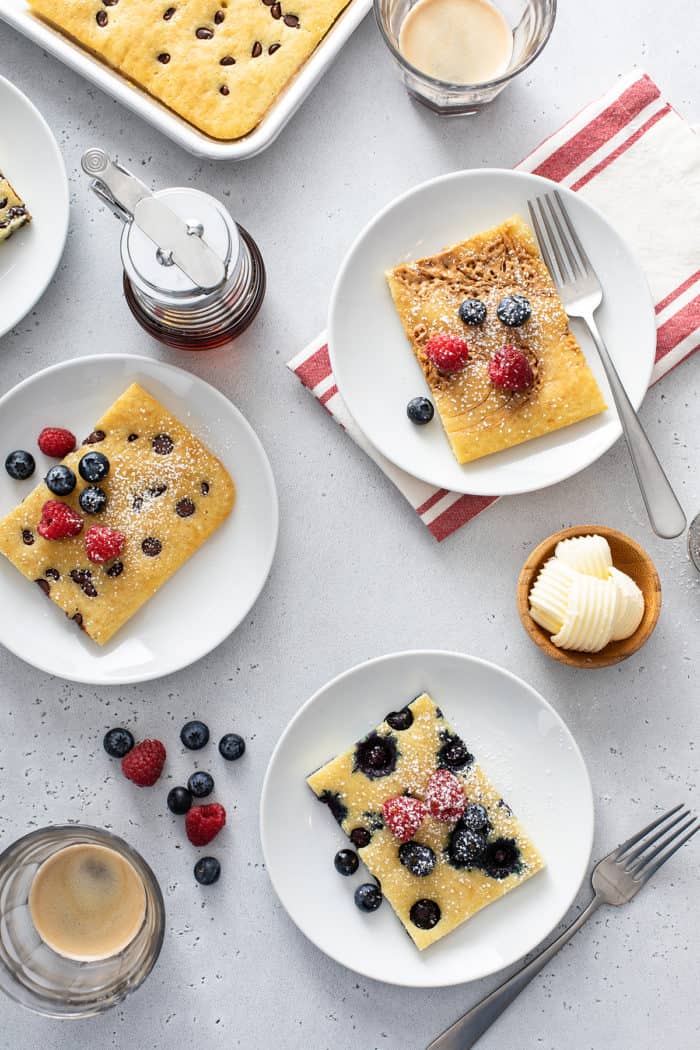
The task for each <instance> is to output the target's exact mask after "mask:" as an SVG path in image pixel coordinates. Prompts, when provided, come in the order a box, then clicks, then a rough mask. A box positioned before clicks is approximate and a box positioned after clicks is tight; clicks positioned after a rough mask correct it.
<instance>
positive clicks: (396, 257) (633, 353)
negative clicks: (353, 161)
mask: <svg viewBox="0 0 700 1050" xmlns="http://www.w3.org/2000/svg"><path fill="white" fill-rule="evenodd" d="M551 189H552V183H551V182H549V181H548V180H547V179H542V178H540V177H539V176H537V175H529V174H526V173H524V172H516V171H501V170H498V169H492V170H489V169H484V170H481V171H459V172H455V173H454V174H452V175H445V176H442V177H441V178H438V179H433V180H432V181H431V182H425V183H423V184H422V185H421V186H418V187H416V188H415V189H413V190H411V191H410V192H408V193H406V194H404V195H403V196H402V197H399V198H398V199H397V200H395V201H393V202H392V203H391V204H390V205H389V206H388V207H386V208H385V209H384V210H383V211H381V212H380V213H379V215H377V216H376V218H374V219H373V220H372V222H371V223H370V224H369V225H368V226H366V227H365V229H364V230H363V232H362V233H361V234H360V236H359V237H358V238H357V240H356V241H355V243H354V244H353V245H352V247H351V248H350V251H349V252H348V254H347V256H346V257H345V261H344V262H343V264H342V266H341V268H340V272H339V274H338V277H337V279H336V283H335V287H334V289H333V294H332V297H331V305H330V312H329V320H328V344H329V350H330V355H331V362H332V365H333V371H334V373H335V378H336V382H337V383H338V388H339V390H340V393H341V394H342V396H343V399H344V400H345V402H346V404H347V406H348V409H349V410H350V412H351V414H352V415H353V417H354V418H355V421H356V422H357V424H358V426H359V427H360V428H361V429H362V430H363V431H364V433H365V435H366V436H367V438H368V439H369V441H371V442H372V444H373V445H375V446H376V448H377V449H378V450H379V451H380V452H381V453H383V454H384V455H385V456H386V457H387V459H390V460H391V461H392V462H393V463H395V464H396V465H397V466H399V467H401V468H402V469H403V470H405V471H407V472H408V473H409V474H412V475H414V477H417V478H422V479H423V481H427V482H430V483H431V484H433V485H436V486H438V487H439V488H444V489H448V490H453V491H455V492H471V493H474V494H475V495H483V496H503V495H511V494H514V493H517V492H531V491H533V490H534V489H541V488H545V487H546V486H547V485H553V484H555V483H556V482H558V481H563V480H564V478H568V477H571V475H572V474H576V473H578V471H580V470H583V469H584V467H587V466H589V465H590V464H591V463H593V462H594V461H595V460H596V459H598V457H599V456H602V454H603V453H604V452H606V451H607V449H609V448H610V446H611V445H612V444H613V442H614V441H616V440H617V438H618V437H619V436H620V433H621V428H620V424H619V422H618V419H617V415H616V413H615V410H614V407H613V405H614V402H613V400H612V395H611V394H610V392H609V389H608V385H607V381H606V379H605V375H604V372H603V368H602V365H601V363H600V360H599V358H598V355H597V353H596V350H595V347H594V345H593V343H592V341H591V339H590V337H589V336H588V333H587V332H586V331H585V329H584V328H583V326H582V325H581V324H580V323H579V322H577V321H574V322H573V324H572V330H573V331H574V334H575V335H576V337H577V339H578V341H579V343H580V344H581V347H582V349H583V351H584V353H585V355H586V359H587V361H588V364H589V365H590V367H591V369H592V371H593V374H594V375H595V377H596V379H597V381H598V383H599V385H600V387H601V390H602V391H603V394H604V396H605V399H606V401H607V403H608V405H609V406H610V407H609V408H608V410H607V411H606V412H603V413H601V414H600V415H598V416H594V417H593V418H592V419H588V420H584V421H583V422H581V423H576V424H574V425H573V426H570V427H565V428H564V429H563V430H558V431H555V432H554V433H553V434H547V435H546V436H544V437H540V438H537V439H535V440H533V441H527V442H525V443H524V444H522V445H518V446H516V447H515V448H512V449H508V450H506V451H504V452H497V453H495V454H494V455H491V456H485V457H484V458H483V459H479V460H476V461H475V462H473V463H467V464H465V465H463V466H460V464H459V463H457V460H456V459H455V458H454V455H453V453H452V450H451V448H450V446H449V443H448V441H447V438H446V437H445V434H444V431H443V429H442V426H441V424H440V420H439V418H438V416H437V413H436V415H435V419H434V421H433V422H432V423H431V424H430V425H428V426H424V427H417V426H415V425H414V424H413V423H411V422H410V420H409V419H408V417H407V416H406V405H407V403H408V401H409V400H410V399H411V398H412V397H415V396H416V395H417V394H427V395H429V394H430V390H429V389H428V386H427V384H426V381H425V378H424V376H423V373H422V371H421V368H420V365H419V364H418V362H417V361H416V359H415V357H414V355H413V352H412V350H411V347H410V345H409V343H408V340H407V339H406V336H405V334H404V331H403V327H402V325H401V322H400V320H399V317H398V314H397V313H396V310H395V309H394V304H393V302H392V298H391V294H390V292H389V288H388V285H387V283H386V279H385V277H384V273H385V271H386V270H388V269H391V268H392V267H394V266H397V265H398V264H399V263H401V262H408V261H410V260H412V259H418V258H421V257H423V256H426V255H430V254H432V253H434V252H436V251H439V250H440V249H442V248H445V247H447V246H449V245H450V244H454V243H456V242H457V241H461V240H464V239H465V238H467V237H470V236H472V235H473V234H475V233H478V232H479V231H480V230H483V229H487V228H488V227H490V226H495V225H497V224H498V223H501V222H503V220H504V219H506V218H508V217H509V216H511V215H513V214H515V213H519V214H520V215H522V216H523V218H525V219H527V218H528V211H527V201H528V199H532V198H533V197H534V196H536V195H537V194H541V193H546V192H548V191H551ZM560 192H561V193H562V195H563V197H564V198H565V201H566V206H567V209H568V210H569V212H570V214H571V219H572V221H573V223H574V224H575V225H576V228H577V230H578V231H579V234H580V236H581V240H582V241H583V243H584V245H585V247H586V250H587V251H588V253H589V255H590V257H591V261H592V262H593V265H594V266H595V268H596V270H597V272H598V276H599V277H600V280H601V283H602V285H603V289H604V291H605V296H604V300H603V304H602V306H601V308H600V310H599V311H598V313H597V315H596V316H597V318H598V321H599V324H600V328H601V331H602V333H603V336H604V338H605V340H606V342H607V345H608V348H609V350H610V352H611V354H612V357H613V359H614V361H615V364H616V365H617V369H618V371H619V373H620V376H621V378H622V381H623V383H624V385H625V388H626V390H627V393H628V394H629V397H630V400H631V401H632V403H633V405H634V406H635V407H636V408H638V407H639V405H640V404H641V403H642V399H643V397H644V394H645V392H646V390H647V387H648V385H649V380H650V377H651V370H652V368H653V365H654V353H655V348H656V328H655V324H654V308H653V304H652V301H651V296H650V293H649V288H648V285H647V282H646V278H645V277H644V274H643V273H642V271H641V270H640V268H639V266H638V264H637V263H636V261H635V260H634V258H633V257H632V256H631V255H630V252H629V250H628V249H627V247H626V246H625V243H624V242H623V241H622V240H621V238H620V237H619V236H618V234H617V233H616V232H615V231H614V230H613V228H612V227H611V226H610V225H609V224H608V222H607V220H606V219H604V218H603V216H602V215H601V214H600V212H598V211H596V210H595V209H594V208H592V207H591V205H590V204H587V203H586V201H585V200H583V199H582V198H581V196H580V195H579V194H575V193H572V192H571V191H570V190H567V189H564V188H560ZM468 338H469V336H468V334H467V340H468Z"/></svg>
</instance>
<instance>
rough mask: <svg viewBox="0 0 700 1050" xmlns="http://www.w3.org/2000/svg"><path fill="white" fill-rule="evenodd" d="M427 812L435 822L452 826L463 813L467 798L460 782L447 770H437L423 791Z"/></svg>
mask: <svg viewBox="0 0 700 1050" xmlns="http://www.w3.org/2000/svg"><path fill="white" fill-rule="evenodd" d="M425 804H426V806H427V807H428V812H429V813H430V815H431V816H432V817H435V819H436V820H442V821H444V823H445V824H452V823H454V822H455V821H456V820H459V818H460V817H461V816H462V814H463V813H464V810H465V808H466V805H467V798H466V795H465V794H464V788H463V787H462V785H461V783H460V781H459V780H458V779H457V777H456V776H455V775H454V773H450V771H449V769H438V770H436V772H435V773H433V775H432V776H431V778H430V780H429V781H428V787H427V788H426V791H425Z"/></svg>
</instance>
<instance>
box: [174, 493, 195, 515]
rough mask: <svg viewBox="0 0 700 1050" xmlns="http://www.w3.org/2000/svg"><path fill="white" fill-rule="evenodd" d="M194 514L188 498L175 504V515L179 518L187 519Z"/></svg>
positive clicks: (192, 505) (192, 504) (193, 508)
mask: <svg viewBox="0 0 700 1050" xmlns="http://www.w3.org/2000/svg"><path fill="white" fill-rule="evenodd" d="M194 512H195V506H194V503H193V502H192V500H191V499H189V497H188V496H185V498H184V499H181V500H179V501H178V502H177V503H176V504H175V513H176V514H177V516H178V517H179V518H189V517H190V516H191V515H192V514H194Z"/></svg>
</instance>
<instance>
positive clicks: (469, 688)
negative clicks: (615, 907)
mask: <svg viewBox="0 0 700 1050" xmlns="http://www.w3.org/2000/svg"><path fill="white" fill-rule="evenodd" d="M424 690H425V691H428V692H430V694H431V696H432V697H433V699H434V700H435V702H436V703H438V704H439V705H440V706H441V707H442V709H443V710H444V712H445V717H446V718H447V720H448V721H449V722H450V723H451V724H452V725H453V726H454V727H455V729H456V731H457V732H459V733H461V734H462V735H463V736H464V738H465V739H466V741H467V744H468V746H469V747H470V749H472V748H473V750H474V753H475V754H476V756H477V759H478V760H479V761H480V762H481V763H482V764H483V766H484V768H485V770H486V772H487V773H488V774H489V776H490V777H491V779H492V780H493V782H494V784H496V785H497V786H498V788H499V790H500V791H502V792H503V795H504V798H505V799H506V801H507V802H509V803H510V804H511V805H512V807H513V810H514V812H515V813H516V815H518V816H519V817H520V818H521V819H522V821H523V824H524V826H525V827H526V828H527V830H528V831H529V832H530V834H531V835H532V838H533V840H534V842H535V843H536V844H537V846H538V847H539V849H540V851H541V853H542V855H543V857H544V859H545V861H546V864H547V867H546V869H545V870H544V871H542V872H539V873H538V874H537V875H535V876H533V878H531V879H529V880H528V881H527V882H525V883H523V885H522V886H519V887H518V888H517V889H516V890H514V891H513V892H512V893H509V894H508V895H507V896H506V897H504V898H502V899H501V900H499V901H495V902H494V903H493V904H491V905H489V906H488V907H487V908H484V910H483V911H481V912H479V913H478V914H477V915H475V916H474V918H472V919H470V920H469V921H468V922H467V923H465V924H464V925H463V926H461V927H460V928H459V929H457V930H455V931H454V932H453V933H450V934H449V935H448V936H447V937H445V938H444V940H442V941H438V942H437V943H436V944H434V945H432V946H431V947H430V948H428V949H427V950H426V951H424V952H419V951H418V950H417V948H415V947H414V945H413V943H412V942H411V941H410V940H409V938H408V937H407V936H406V933H405V931H404V929H403V927H402V926H401V923H400V922H399V920H398V919H397V918H396V916H395V915H394V913H393V911H392V909H391V907H390V906H389V905H388V904H387V902H386V901H385V902H384V904H383V905H382V907H381V908H380V909H379V911H377V912H375V913H374V914H372V915H363V914H362V913H361V912H359V911H358V910H357V908H356V907H355V904H354V901H353V892H354V889H355V887H356V886H357V885H359V883H361V882H366V881H367V871H366V869H365V868H364V866H363V865H362V864H361V865H360V869H359V871H358V872H357V874H356V875H354V876H353V877H352V878H341V877H340V876H339V875H338V874H337V873H336V871H335V869H334V867H333V855H334V854H335V852H336V850H338V849H340V848H341V847H343V846H347V845H348V840H347V839H346V837H345V835H344V834H343V832H342V831H341V830H340V828H339V827H338V826H337V825H336V823H335V821H334V820H333V819H332V817H331V815H330V814H329V812H328V809H327V807H326V806H322V805H319V803H318V800H317V799H316V797H315V796H314V795H313V794H312V792H311V791H310V790H309V788H308V787H307V786H306V783H305V779H306V777H307V776H308V775H309V774H310V773H311V772H313V770H315V769H317V768H318V767H319V766H321V765H323V763H324V762H327V761H328V759H330V758H332V757H333V756H334V755H336V754H338V752H340V751H344V750H346V749H347V748H348V747H349V746H350V745H351V744H352V742H353V741H355V740H359V739H361V738H362V737H363V736H364V735H365V734H366V733H367V732H368V731H369V730H370V729H371V728H372V727H373V726H375V725H377V724H378V723H379V722H380V721H381V720H382V718H383V717H384V716H385V714H386V713H387V712H388V711H393V710H396V709H398V708H401V707H403V706H404V705H405V704H406V703H407V702H409V701H410V700H411V699H412V698H413V697H415V696H416V695H418V694H419V693H421V692H422V691H424ZM260 833H261V837H262V846H263V852H264V854H265V862H266V865H267V871H268V874H269V876H270V878H271V880H272V884H273V886H274V888H275V890H276V891H277V894H278V896H279V898H280V900H281V901H282V904H283V905H284V907H285V908H286V909H287V911H288V913H289V915H290V916H291V918H292V919H293V920H294V922H295V923H296V924H297V926H298V927H299V929H300V930H302V931H303V933H305V934H306V936H307V937H308V938H309V939H310V940H311V941H313V943H314V944H315V945H316V946H317V947H318V948H320V949H321V951H323V952H325V953H326V954H327V955H330V956H331V958H333V959H335V960H336V961H337V962H339V963H342V964H343V965H344V966H347V967H349V968H350V969H351V970H356V971H357V972H358V973H361V974H363V975H364V976H365V977H372V978H374V979H375V980H378V981H386V982H387V983H389V984H401V985H409V986H412V987H416V988H433V987H442V986H445V985H451V984H461V983H462V982H464V981H473V980H476V979H477V978H479V977H485V976H486V975H487V974H490V973H494V972H495V971H497V970H500V969H502V968H503V967H504V966H508V965H509V963H512V962H514V961H515V960H516V959H518V958H520V956H522V955H524V954H525V953H526V952H528V951H530V949H532V948H534V947H535V945H536V944H538V943H539V941H541V940H542V939H543V938H544V937H546V936H547V934H548V933H549V932H550V931H551V930H552V929H553V928H554V926H556V924H557V923H558V922H559V920H560V919H561V918H562V916H563V915H564V914H565V912H566V911H567V909H568V908H569V906H570V905H571V903H572V901H573V899H574V897H575V895H576V893H577V891H578V889H579V886H580V884H581V880H582V879H583V877H584V875H585V873H586V869H587V866H588V861H589V858H590V852H591V845H592V841H593V799H592V796H591V786H590V782H589V780H588V774H587V772H586V767H585V765H584V762H583V758H582V757H581V752H580V751H579V749H578V747H577V746H576V744H575V742H574V740H573V738H572V736H571V734H570V733H569V731H568V729H567V728H566V726H565V725H564V723H563V722H562V720H561V718H560V717H559V715H558V714H557V713H556V712H555V711H554V710H553V709H552V708H551V707H550V706H549V704H548V703H547V702H546V701H545V700H543V699H542V697H541V696H540V695H539V694H538V693H536V692H535V690H534V689H531V688H530V686H528V685H526V684H525V682H523V681H521V680H520V679H519V678H516V677H515V676H514V675H512V674H510V673H509V672H508V671H504V670H502V669H501V668H499V667H496V666H495V665H494V664H490V663H487V662H486V661H485V660H478V659H476V658H475V657H471V656H463V655H461V654H459V653H446V652H432V651H426V652H420V651H416V652H405V653H393V654H392V655H390V656H384V657H380V658H379V659H377V660H371V661H369V662H368V663H365V664H360V665H359V666H357V667H354V668H352V669H351V670H350V671H346V672H345V674H341V675H340V676H339V677H338V678H335V679H333V681H332V682H329V683H328V685H326V686H324V687H323V689H321V690H319V692H317V693H316V694H315V695H314V696H312V697H311V699H310V700H309V701H308V702H307V703H306V704H305V705H304V706H303V707H302V708H301V710H300V711H299V712H298V713H297V715H296V716H295V717H294V718H293V719H292V721H291V722H290V724H289V726H288V727H287V729H286V730H285V732H284V733H283V735H282V737H281V739H280V741H279V743H278V744H277V747H276V748H275V750H274V753H273V755H272V758H271V759H270V765H269V767H268V770H267V775H266V777H265V783H264V785H263V792H262V799H261V803H260ZM290 858H292V860H290Z"/></svg>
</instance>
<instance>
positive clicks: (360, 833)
mask: <svg viewBox="0 0 700 1050" xmlns="http://www.w3.org/2000/svg"><path fill="white" fill-rule="evenodd" d="M371 840H372V835H371V833H370V832H369V831H368V830H367V828H353V829H352V831H351V832H350V841H351V842H352V844H353V846H357V848H358V849H362V848H363V847H364V846H369V844H370V842H371Z"/></svg>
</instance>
